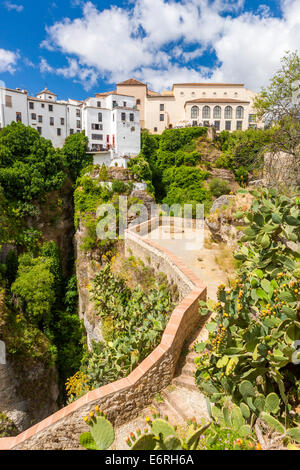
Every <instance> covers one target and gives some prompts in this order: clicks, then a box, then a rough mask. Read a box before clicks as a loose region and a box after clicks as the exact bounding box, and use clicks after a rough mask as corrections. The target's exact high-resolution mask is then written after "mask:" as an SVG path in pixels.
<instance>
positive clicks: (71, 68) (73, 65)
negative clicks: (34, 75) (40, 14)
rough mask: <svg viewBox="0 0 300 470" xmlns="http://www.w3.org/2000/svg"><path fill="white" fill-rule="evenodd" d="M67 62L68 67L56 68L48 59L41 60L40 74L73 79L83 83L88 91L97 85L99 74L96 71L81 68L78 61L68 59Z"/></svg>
mask: <svg viewBox="0 0 300 470" xmlns="http://www.w3.org/2000/svg"><path fill="white" fill-rule="evenodd" d="M67 60H68V65H67V66H66V67H61V68H55V67H52V66H51V65H50V64H49V63H48V62H47V60H46V59H44V58H41V61H40V72H41V73H42V74H46V73H52V74H57V75H61V76H63V77H65V78H72V79H74V81H75V82H77V83H81V84H82V85H83V86H84V88H85V89H86V90H89V89H90V88H92V87H93V86H94V85H95V84H96V83H97V79H98V76H99V74H98V72H97V71H95V69H93V68H88V67H81V66H80V64H79V63H78V61H77V60H76V59H70V58H68V59H67Z"/></svg>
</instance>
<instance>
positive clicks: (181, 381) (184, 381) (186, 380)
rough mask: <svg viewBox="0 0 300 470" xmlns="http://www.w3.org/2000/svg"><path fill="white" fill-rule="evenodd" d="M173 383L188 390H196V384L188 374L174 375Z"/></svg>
mask: <svg viewBox="0 0 300 470" xmlns="http://www.w3.org/2000/svg"><path fill="white" fill-rule="evenodd" d="M173 384H174V385H178V386H179V387H184V388H187V389H189V390H195V391H196V390H198V388H197V386H196V385H195V380H194V378H193V377H190V376H188V375H180V376H178V377H175V379H174V380H173Z"/></svg>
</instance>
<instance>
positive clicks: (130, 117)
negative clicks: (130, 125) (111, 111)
mask: <svg viewBox="0 0 300 470" xmlns="http://www.w3.org/2000/svg"><path fill="white" fill-rule="evenodd" d="M129 120H130V122H134V114H133V113H130V115H129Z"/></svg>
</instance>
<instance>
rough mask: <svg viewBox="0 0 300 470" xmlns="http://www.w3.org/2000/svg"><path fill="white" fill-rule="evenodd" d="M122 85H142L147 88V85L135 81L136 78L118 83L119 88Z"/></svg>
mask: <svg viewBox="0 0 300 470" xmlns="http://www.w3.org/2000/svg"><path fill="white" fill-rule="evenodd" d="M120 85H121V86H122V85H142V86H147V85H146V84H145V83H142V82H139V81H138V80H135V78H129V80H125V82H121V83H118V86H120Z"/></svg>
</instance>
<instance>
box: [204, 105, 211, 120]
mask: <svg viewBox="0 0 300 470" xmlns="http://www.w3.org/2000/svg"><path fill="white" fill-rule="evenodd" d="M202 118H203V119H209V118H210V107H209V106H204V108H203V109H202Z"/></svg>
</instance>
